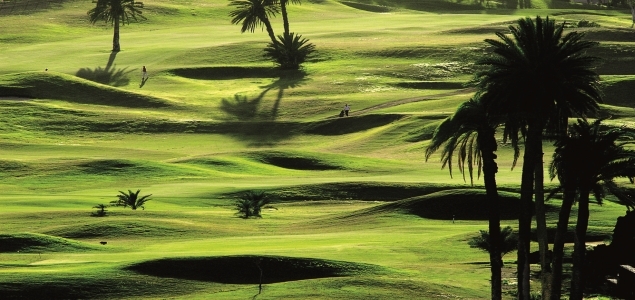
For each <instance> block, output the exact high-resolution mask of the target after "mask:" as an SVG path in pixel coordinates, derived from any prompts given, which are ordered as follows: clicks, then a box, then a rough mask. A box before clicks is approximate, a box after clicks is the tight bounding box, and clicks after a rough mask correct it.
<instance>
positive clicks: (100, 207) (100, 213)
mask: <svg viewBox="0 0 635 300" xmlns="http://www.w3.org/2000/svg"><path fill="white" fill-rule="evenodd" d="M93 208H96V209H97V211H94V212H92V213H91V215H92V216H93V217H104V216H106V212H107V211H108V210H107V209H106V205H104V204H97V205H95V206H93Z"/></svg>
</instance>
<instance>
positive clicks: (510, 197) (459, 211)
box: [356, 189, 520, 220]
mask: <svg viewBox="0 0 635 300" xmlns="http://www.w3.org/2000/svg"><path fill="white" fill-rule="evenodd" d="M519 197H520V196H519V195H518V194H516V193H509V192H501V191H499V199H498V200H499V201H498V202H499V205H498V207H499V209H500V217H501V219H502V220H514V219H518V201H519ZM394 211H402V212H406V213H410V214H414V215H417V216H420V217H422V218H426V219H435V220H451V219H453V218H454V219H456V220H487V219H488V214H487V195H486V194H485V190H480V189H453V190H444V191H439V192H434V193H431V194H427V195H424V196H419V197H413V198H408V199H404V200H400V201H396V202H392V203H387V204H383V205H379V206H376V207H372V208H368V209H365V210H362V211H359V212H357V213H356V214H376V213H386V212H394Z"/></svg>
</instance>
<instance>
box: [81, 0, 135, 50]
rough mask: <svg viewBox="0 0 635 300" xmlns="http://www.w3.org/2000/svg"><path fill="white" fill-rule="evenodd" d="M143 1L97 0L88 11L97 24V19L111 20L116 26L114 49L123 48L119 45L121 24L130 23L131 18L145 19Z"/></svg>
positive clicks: (91, 19)
mask: <svg viewBox="0 0 635 300" xmlns="http://www.w3.org/2000/svg"><path fill="white" fill-rule="evenodd" d="M142 8H143V2H135V1H134V0H97V4H96V5H95V8H93V9H91V10H89V11H88V17H89V19H90V22H91V23H93V24H95V23H96V22H97V21H105V22H110V23H111V24H112V25H113V27H114V34H113V42H112V51H113V52H118V51H120V50H121V46H120V45H119V24H120V22H122V24H128V23H130V19H134V20H135V21H136V20H137V17H139V18H141V19H145V17H144V16H142V15H141V14H142V11H141V9H142Z"/></svg>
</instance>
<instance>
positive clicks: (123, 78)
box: [75, 52, 132, 86]
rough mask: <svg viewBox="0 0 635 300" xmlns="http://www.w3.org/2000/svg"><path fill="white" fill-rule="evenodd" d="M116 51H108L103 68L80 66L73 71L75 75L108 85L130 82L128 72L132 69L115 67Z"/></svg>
mask: <svg viewBox="0 0 635 300" xmlns="http://www.w3.org/2000/svg"><path fill="white" fill-rule="evenodd" d="M117 53H118V52H111V53H110V56H109V57H108V62H107V63H106V67H105V68H101V67H97V68H95V69H90V68H82V69H79V71H77V73H75V76H77V77H80V78H84V79H86V80H90V81H93V82H97V83H101V84H105V85H110V86H125V85H128V84H130V79H129V78H128V74H130V73H131V72H132V70H130V71H128V68H124V69H117V68H116V67H115V64H114V62H115V58H116V56H117Z"/></svg>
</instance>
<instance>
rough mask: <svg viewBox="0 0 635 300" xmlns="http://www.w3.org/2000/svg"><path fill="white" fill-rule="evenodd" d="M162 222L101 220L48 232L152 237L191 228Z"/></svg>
mask: <svg viewBox="0 0 635 300" xmlns="http://www.w3.org/2000/svg"><path fill="white" fill-rule="evenodd" d="M100 219H101V218H100ZM161 223H164V222H159V223H157V221H156V220H147V221H132V220H130V221H123V220H116V221H113V220H101V221H99V222H93V223H88V224H83V225H77V226H68V227H64V228H59V229H55V230H52V231H49V232H47V233H48V234H52V235H57V236H62V237H65V238H78V239H82V238H83V239H89V238H117V237H135V238H152V237H159V236H170V235H178V234H179V233H184V232H186V231H189V230H190V229H189V228H187V229H186V228H179V227H175V226H172V225H171V224H161Z"/></svg>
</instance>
